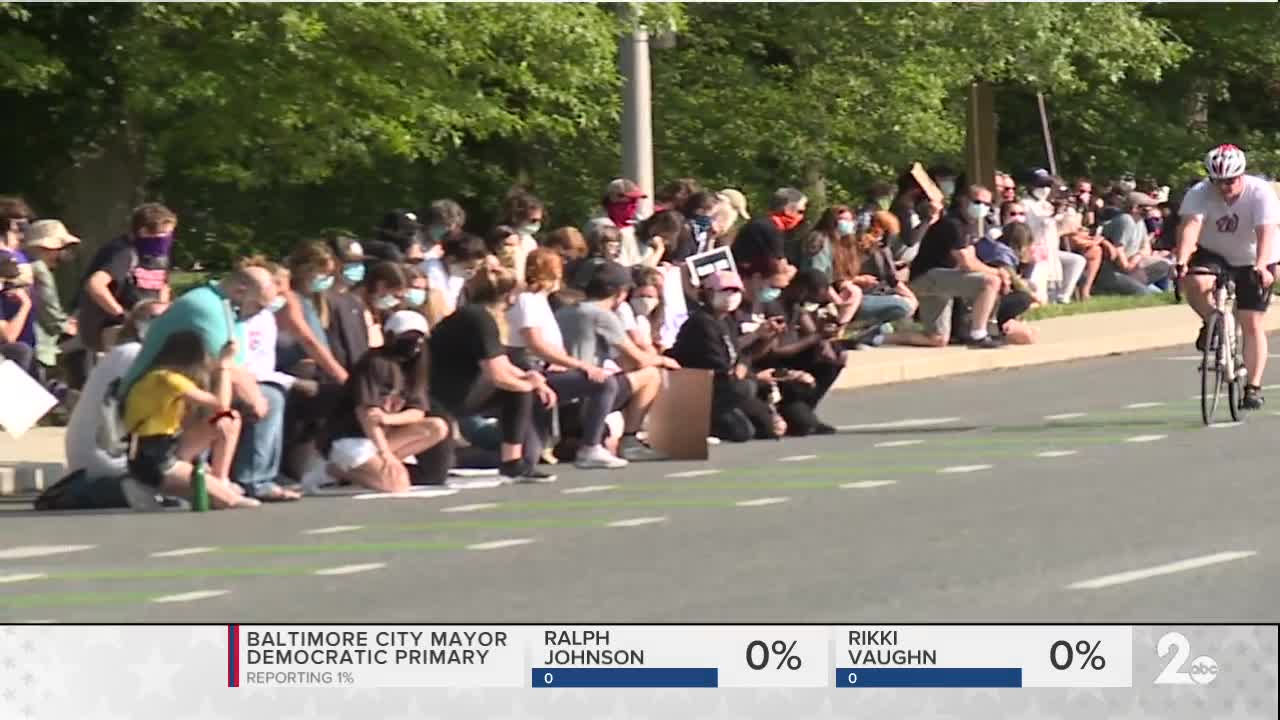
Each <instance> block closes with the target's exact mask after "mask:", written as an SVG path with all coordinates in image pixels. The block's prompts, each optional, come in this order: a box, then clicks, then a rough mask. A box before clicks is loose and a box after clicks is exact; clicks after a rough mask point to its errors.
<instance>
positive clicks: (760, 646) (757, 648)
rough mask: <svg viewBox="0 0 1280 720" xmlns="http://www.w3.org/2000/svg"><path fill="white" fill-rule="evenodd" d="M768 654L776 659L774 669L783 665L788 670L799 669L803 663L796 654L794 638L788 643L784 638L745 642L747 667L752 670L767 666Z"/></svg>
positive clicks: (778, 668) (779, 668)
mask: <svg viewBox="0 0 1280 720" xmlns="http://www.w3.org/2000/svg"><path fill="white" fill-rule="evenodd" d="M770 654H772V655H773V656H774V657H776V658H777V659H778V664H777V665H776V666H775V667H774V669H775V670H781V669H782V668H784V667H785V668H787V669H788V670H799V669H800V666H801V665H803V664H804V663H803V662H801V660H800V656H799V655H796V641H795V640H792V641H791V644H790V645H788V644H787V641H786V640H774V641H773V642H772V643H766V642H765V641H764V640H752V641H751V642H749V643H747V667H749V668H751V669H752V670H764V669H765V668H767V667H769V656H770Z"/></svg>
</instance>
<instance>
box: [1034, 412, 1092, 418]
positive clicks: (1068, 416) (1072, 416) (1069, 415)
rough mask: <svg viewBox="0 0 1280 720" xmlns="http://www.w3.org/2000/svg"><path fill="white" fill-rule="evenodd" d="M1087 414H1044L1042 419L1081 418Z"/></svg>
mask: <svg viewBox="0 0 1280 720" xmlns="http://www.w3.org/2000/svg"><path fill="white" fill-rule="evenodd" d="M1088 414H1089V413H1083V412H1070V413H1058V414H1057V415H1045V416H1044V419H1045V420H1075V419H1076V418H1082V417H1084V416H1085V415H1088Z"/></svg>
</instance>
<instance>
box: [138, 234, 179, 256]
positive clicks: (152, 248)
mask: <svg viewBox="0 0 1280 720" xmlns="http://www.w3.org/2000/svg"><path fill="white" fill-rule="evenodd" d="M133 247H134V249H135V250H137V251H138V254H139V255H141V256H143V257H168V256H169V249H170V248H172V247H173V233H165V234H164V235H151V236H149V237H137V238H134V240H133Z"/></svg>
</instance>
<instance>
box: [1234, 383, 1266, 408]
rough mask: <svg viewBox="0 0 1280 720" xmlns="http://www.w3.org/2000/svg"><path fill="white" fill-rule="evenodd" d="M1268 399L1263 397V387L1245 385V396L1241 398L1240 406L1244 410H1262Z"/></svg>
mask: <svg viewBox="0 0 1280 720" xmlns="http://www.w3.org/2000/svg"><path fill="white" fill-rule="evenodd" d="M1265 402H1266V400H1265V399H1263V397H1262V388H1260V387H1258V386H1257V385H1245V386H1244V397H1242V398H1240V407H1241V408H1242V409H1244V410H1261V409H1262V405H1263V403H1265Z"/></svg>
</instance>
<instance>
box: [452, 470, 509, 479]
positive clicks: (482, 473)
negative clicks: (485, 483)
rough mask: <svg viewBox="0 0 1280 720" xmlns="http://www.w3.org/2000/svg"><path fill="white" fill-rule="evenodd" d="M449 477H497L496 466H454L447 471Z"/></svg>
mask: <svg viewBox="0 0 1280 720" xmlns="http://www.w3.org/2000/svg"><path fill="white" fill-rule="evenodd" d="M449 476H450V477H460V478H479V477H497V476H498V469H497V468H454V469H452V470H450V471H449Z"/></svg>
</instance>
